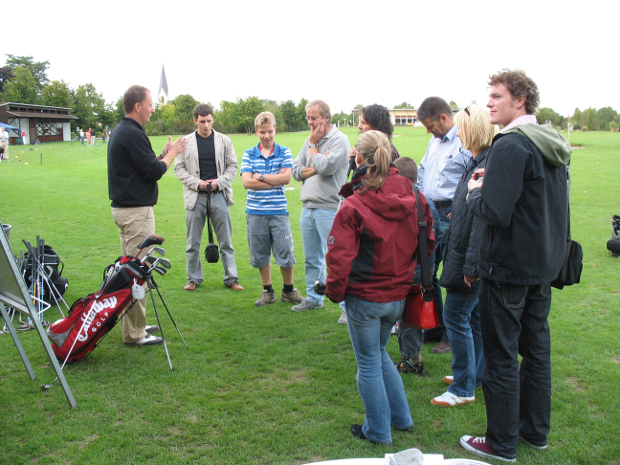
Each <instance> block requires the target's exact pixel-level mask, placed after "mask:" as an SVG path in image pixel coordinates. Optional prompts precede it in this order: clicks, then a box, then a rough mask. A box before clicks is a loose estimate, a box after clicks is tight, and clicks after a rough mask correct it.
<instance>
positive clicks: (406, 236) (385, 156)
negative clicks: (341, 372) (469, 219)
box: [326, 131, 435, 444]
mask: <svg viewBox="0 0 620 465" xmlns="http://www.w3.org/2000/svg"><path fill="white" fill-rule="evenodd" d="M357 149H358V154H357V165H358V168H357V169H356V170H355V172H354V173H353V180H352V181H351V183H350V184H347V185H345V186H344V187H343V189H342V191H341V195H344V196H345V197H347V198H346V200H345V201H344V202H343V204H342V205H341V207H340V210H339V211H338V213H337V214H336V218H335V219H334V225H333V227H332V230H331V232H330V235H329V237H328V246H327V247H328V252H327V256H326V261H327V272H328V276H327V281H326V284H327V296H328V297H329V298H330V299H331V300H332V301H333V302H341V301H342V300H344V301H345V302H346V308H347V326H348V328H349V335H350V337H351V343H352V345H353V350H354V352H355V359H356V360H357V364H358V372H357V384H358V389H359V392H360V396H361V397H362V401H363V402H364V407H365V409H366V418H365V419H364V424H363V425H357V424H356V425H353V426H351V433H352V434H353V435H354V436H356V437H358V438H361V439H368V440H370V441H372V442H374V443H380V444H389V443H391V442H392V433H391V428H390V425H393V426H394V427H395V428H396V429H398V430H401V431H406V430H408V429H410V428H411V427H412V426H413V420H412V419H411V412H410V410H409V404H408V402H407V398H406V396H405V391H404V388H403V382H402V379H401V378H400V375H399V374H398V372H397V371H396V368H395V367H394V364H393V363H392V361H391V360H390V357H389V356H388V355H387V353H386V351H385V346H386V344H387V342H388V340H389V338H390V332H391V330H392V326H393V325H394V323H395V322H396V321H397V320H398V319H399V318H400V316H401V315H402V313H403V309H404V305H405V298H406V296H407V294H408V293H409V290H410V288H411V282H412V279H413V269H414V267H415V263H416V262H415V256H414V255H415V251H416V249H417V247H418V240H417V237H418V215H417V208H416V199H415V196H414V194H413V190H412V186H411V181H410V180H409V179H407V178H405V177H401V176H399V175H398V170H397V169H396V168H395V167H394V166H392V165H391V161H390V158H391V147H390V142H389V139H388V138H387V136H386V135H385V134H383V133H381V132H379V131H368V132H365V133H364V134H362V135H361V137H360V139H359V140H358V143H357ZM424 204H425V211H426V210H429V207H428V203H426V202H424ZM429 211H430V210H429ZM427 234H428V237H427V239H428V245H429V254H430V252H432V250H433V249H434V246H435V238H434V235H433V232H432V228H429V229H428V232H427Z"/></svg>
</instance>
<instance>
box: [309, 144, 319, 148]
mask: <svg viewBox="0 0 620 465" xmlns="http://www.w3.org/2000/svg"><path fill="white" fill-rule="evenodd" d="M308 147H310V148H312V147H318V145H317V144H310V145H309V146H308Z"/></svg>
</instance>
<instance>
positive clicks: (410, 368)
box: [394, 358, 424, 375]
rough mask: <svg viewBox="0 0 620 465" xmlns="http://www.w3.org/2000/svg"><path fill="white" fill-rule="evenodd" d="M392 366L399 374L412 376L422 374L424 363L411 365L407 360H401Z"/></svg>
mask: <svg viewBox="0 0 620 465" xmlns="http://www.w3.org/2000/svg"><path fill="white" fill-rule="evenodd" d="M394 366H395V367H396V370H398V372H399V373H413V374H414V375H423V374H424V363H422V361H419V362H417V363H411V362H410V361H409V359H408V358H403V359H402V360H401V361H400V362H398V363H395V364H394Z"/></svg>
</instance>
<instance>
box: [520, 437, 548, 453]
mask: <svg viewBox="0 0 620 465" xmlns="http://www.w3.org/2000/svg"><path fill="white" fill-rule="evenodd" d="M519 439H521V441H523V442H524V443H526V444H527V445H528V446H530V447H533V448H534V449H540V450H544V449H546V448H547V442H546V441H545V442H538V441H530V440H529V439H525V438H524V437H523V436H519Z"/></svg>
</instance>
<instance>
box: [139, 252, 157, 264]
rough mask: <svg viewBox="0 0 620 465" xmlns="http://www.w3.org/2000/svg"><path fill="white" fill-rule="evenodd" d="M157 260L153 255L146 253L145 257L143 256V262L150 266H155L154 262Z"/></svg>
mask: <svg viewBox="0 0 620 465" xmlns="http://www.w3.org/2000/svg"><path fill="white" fill-rule="evenodd" d="M155 261H157V258H156V257H153V256H152V255H145V256H144V258H142V263H146V264H148V265H150V266H153V263H154V262H155Z"/></svg>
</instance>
